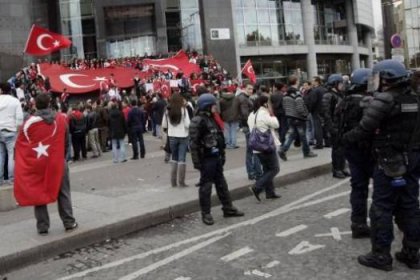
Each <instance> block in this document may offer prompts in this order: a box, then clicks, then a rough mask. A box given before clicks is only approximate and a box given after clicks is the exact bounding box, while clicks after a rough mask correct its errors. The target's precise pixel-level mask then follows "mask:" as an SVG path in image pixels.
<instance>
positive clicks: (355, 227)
mask: <svg viewBox="0 0 420 280" xmlns="http://www.w3.org/2000/svg"><path fill="white" fill-rule="evenodd" d="M351 233H352V237H353V238H354V239H360V238H369V237H370V227H369V226H368V225H367V224H356V223H352V224H351Z"/></svg>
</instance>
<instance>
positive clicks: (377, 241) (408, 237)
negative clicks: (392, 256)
mask: <svg viewBox="0 0 420 280" xmlns="http://www.w3.org/2000/svg"><path fill="white" fill-rule="evenodd" d="M407 169H408V171H407V173H406V174H405V175H404V179H405V180H406V185H405V186H403V187H393V186H391V180H392V178H390V177H388V176H386V175H385V174H384V171H383V169H381V168H379V167H376V168H375V171H374V174H373V182H374V183H373V197H372V206H371V208H370V220H371V228H372V246H373V250H375V249H382V250H384V249H385V250H389V249H390V247H391V243H392V241H393V239H394V230H393V216H395V222H396V223H397V225H398V227H399V228H400V229H401V230H402V231H403V233H404V238H403V245H404V246H405V247H408V248H415V249H419V248H420V210H419V179H420V152H410V153H409V154H408V167H407Z"/></svg>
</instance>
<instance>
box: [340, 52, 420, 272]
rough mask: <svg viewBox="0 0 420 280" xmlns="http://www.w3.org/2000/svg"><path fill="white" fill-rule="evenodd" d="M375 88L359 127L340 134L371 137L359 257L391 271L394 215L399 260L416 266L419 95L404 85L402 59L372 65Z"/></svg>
mask: <svg viewBox="0 0 420 280" xmlns="http://www.w3.org/2000/svg"><path fill="white" fill-rule="evenodd" d="M373 75H374V76H376V77H377V79H375V80H376V81H377V82H376V83H374V84H375V87H376V86H377V88H378V92H377V93H375V95H374V99H373V100H372V102H371V103H370V105H369V107H368V108H367V109H366V111H365V113H364V115H363V118H362V120H361V121H360V124H359V126H358V127H357V128H355V129H353V130H352V131H350V132H348V133H346V134H345V135H344V139H345V142H353V143H355V142H358V141H360V140H362V139H368V138H369V137H371V138H372V148H373V150H374V152H375V157H376V166H375V170H374V173H373V182H374V184H373V202H372V205H371V208H370V220H371V231H372V232H371V242H372V250H371V252H370V253H368V254H366V255H362V256H359V258H358V261H359V263H360V264H362V265H364V266H368V267H373V268H377V269H381V270H385V271H390V270H392V261H393V260H392V257H391V254H390V250H391V244H392V241H393V239H394V235H393V216H395V221H396V223H397V225H398V226H399V228H400V229H401V230H402V231H403V233H404V238H403V242H402V250H401V251H400V252H398V253H396V254H395V257H396V259H397V260H398V261H400V262H402V263H405V264H406V265H407V266H408V267H409V268H411V269H420V256H419V248H420V210H419V198H418V196H419V177H420V133H419V132H420V127H419V123H420V113H419V104H420V99H419V96H418V95H416V94H415V93H414V92H413V91H411V90H410V88H409V87H408V78H407V71H406V69H405V67H404V65H402V64H401V63H399V62H397V61H393V60H384V61H381V62H379V63H377V64H376V65H375V66H374V68H373Z"/></svg>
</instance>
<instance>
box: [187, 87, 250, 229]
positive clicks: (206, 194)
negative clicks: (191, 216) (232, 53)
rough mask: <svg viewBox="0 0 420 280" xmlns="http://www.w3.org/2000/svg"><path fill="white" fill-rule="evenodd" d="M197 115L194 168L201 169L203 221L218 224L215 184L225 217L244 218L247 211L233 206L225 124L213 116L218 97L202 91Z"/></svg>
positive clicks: (192, 128) (192, 145) (192, 134)
mask: <svg viewBox="0 0 420 280" xmlns="http://www.w3.org/2000/svg"><path fill="white" fill-rule="evenodd" d="M197 105H198V111H197V115H196V116H195V117H194V118H193V119H192V120H191V124H190V128H189V130H190V150H191V158H192V161H193V164H194V168H195V169H198V170H200V183H199V188H200V189H199V200H200V207H201V214H202V221H203V223H205V224H206V225H212V224H214V220H213V217H212V215H211V214H210V211H211V190H212V185H213V183H214V184H215V187H216V192H217V196H218V197H219V200H220V202H221V204H222V210H223V215H224V217H240V216H243V215H244V213H243V212H240V211H238V210H237V209H236V208H235V207H233V205H232V199H231V196H230V193H229V190H228V185H227V182H226V179H225V176H224V174H223V166H224V164H225V160H226V158H225V147H226V145H225V138H224V135H223V129H222V126H223V123H219V122H218V121H217V119H215V118H214V117H213V113H215V112H216V110H217V108H216V98H215V97H214V96H213V95H212V94H209V93H206V94H202V95H201V96H200V97H199V98H198V101H197Z"/></svg>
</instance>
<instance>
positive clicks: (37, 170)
mask: <svg viewBox="0 0 420 280" xmlns="http://www.w3.org/2000/svg"><path fill="white" fill-rule="evenodd" d="M35 103H36V104H35V105H36V109H37V111H36V112H35V114H34V115H33V116H31V117H29V119H28V120H27V121H26V122H25V123H24V124H23V126H22V129H21V130H20V131H19V135H18V138H17V141H16V152H15V157H16V159H15V166H16V172H15V184H14V192H15V197H16V201H17V202H18V204H19V205H20V206H35V218H36V220H37V225H36V226H37V230H38V233H39V234H40V235H47V234H48V229H49V227H50V219H49V215H48V209H47V204H49V203H53V202H55V201H57V204H58V212H59V215H60V218H61V220H62V222H63V225H64V228H65V230H66V231H71V230H73V229H75V228H77V226H78V225H77V223H76V221H75V219H74V217H73V210H72V203H71V197H70V181H69V170H68V166H67V164H66V161H65V150H66V148H67V147H68V145H67V144H66V141H68V137H67V136H68V127H67V121H66V118H65V116H64V115H62V114H60V113H56V112H54V111H52V110H51V108H49V104H50V97H49V96H48V95H47V94H40V95H38V96H37V97H36V99H35Z"/></svg>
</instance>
